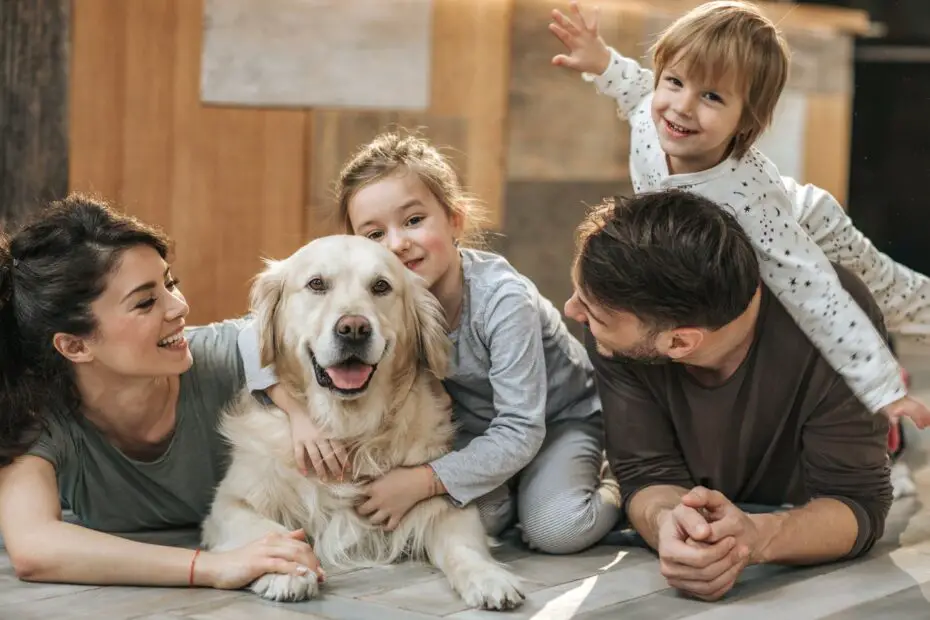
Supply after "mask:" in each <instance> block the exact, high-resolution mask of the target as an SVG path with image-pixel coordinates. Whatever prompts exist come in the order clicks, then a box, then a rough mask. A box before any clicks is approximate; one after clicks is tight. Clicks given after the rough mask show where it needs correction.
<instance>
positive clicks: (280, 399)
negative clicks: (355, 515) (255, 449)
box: [267, 383, 349, 482]
mask: <svg viewBox="0 0 930 620" xmlns="http://www.w3.org/2000/svg"><path fill="white" fill-rule="evenodd" d="M267 393H268V397H269V398H270V399H271V401H272V402H273V403H274V404H275V405H277V407H278V408H279V409H280V410H281V411H283V412H284V413H286V414H287V419H288V422H289V423H290V425H291V442H292V444H293V446H294V459H295V460H296V461H297V468H298V469H299V470H300V473H302V474H303V475H305V476H306V475H308V474H309V470H310V467H311V466H312V467H313V471H314V472H316V475H317V476H319V478H320V480H323V481H324V482H325V481H329V479H330V477H332V479H333V480H338V481H342V480H343V479H344V476H345V474H346V473H347V468H348V465H349V454H348V453H347V452H346V449H345V446H343V445H342V443H341V442H339V441H336V440H332V439H326V438H324V437H323V436H322V433H321V432H320V429H318V428H317V427H316V426H315V425H314V424H313V422H311V421H310V416H309V415H308V414H307V411H306V410H305V405H304V404H303V403H301V402H299V401H298V400H296V399H295V398H294V397H293V396H291V395H290V394H289V393H288V392H287V390H286V389H284V387H283V386H282V385H281V384H280V383H279V384H276V385H273V386H271V387H270V388H268V390H267Z"/></svg>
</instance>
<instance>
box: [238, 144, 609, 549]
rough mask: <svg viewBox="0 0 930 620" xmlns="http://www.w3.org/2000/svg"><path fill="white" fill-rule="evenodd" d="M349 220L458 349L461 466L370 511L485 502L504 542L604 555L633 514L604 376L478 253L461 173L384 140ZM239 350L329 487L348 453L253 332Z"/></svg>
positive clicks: (428, 153)
mask: <svg viewBox="0 0 930 620" xmlns="http://www.w3.org/2000/svg"><path fill="white" fill-rule="evenodd" d="M339 218H340V220H341V221H342V222H343V223H344V225H345V229H346V230H347V231H349V232H350V233H352V234H356V235H364V236H366V237H368V238H369V239H373V240H375V241H377V242H379V243H382V244H384V245H385V246H386V247H388V248H389V249H390V250H391V251H392V252H394V253H395V254H396V255H397V256H398V257H399V258H400V259H401V260H402V261H403V262H404V264H405V265H406V266H407V268H408V269H411V270H413V271H415V272H416V273H417V274H419V275H420V276H422V278H423V280H424V281H425V283H426V285H427V286H428V287H429V290H430V291H431V292H432V293H433V294H434V295H435V296H436V298H437V299H438V300H439V302H440V303H441V304H442V307H443V309H444V310H445V315H446V319H447V322H448V325H449V329H450V333H449V337H450V338H451V340H452V343H453V346H454V352H453V355H452V362H451V368H450V371H449V375H448V378H447V379H446V380H445V381H444V385H445V388H446V390H447V392H448V393H449V395H450V397H451V399H452V402H453V412H454V413H453V415H454V418H455V421H456V422H457V423H458V426H459V429H460V430H459V433H458V435H457V437H456V439H455V442H454V446H453V450H452V451H451V452H450V453H449V454H447V455H445V456H443V457H441V458H439V459H437V460H435V461H433V462H432V463H429V464H426V465H423V466H421V467H412V468H398V469H395V470H393V471H391V472H390V473H388V474H387V475H385V476H384V477H382V478H381V479H379V480H376V481H374V482H372V483H371V484H370V485H369V486H368V498H369V499H368V501H366V502H365V503H364V504H362V505H361V506H360V507H359V512H360V513H361V514H363V515H368V516H370V518H371V519H372V521H373V522H375V523H384V524H386V525H387V527H393V526H394V525H395V524H396V523H397V521H399V520H400V518H401V517H403V515H404V514H405V513H406V512H407V511H408V510H409V509H410V508H411V507H412V506H413V505H414V504H415V503H416V502H418V501H421V500H423V499H425V498H426V497H427V496H432V495H435V494H446V495H447V496H448V497H449V499H450V500H451V501H452V502H454V503H455V504H457V505H460V506H464V505H467V504H471V503H472V502H475V503H476V504H477V506H478V509H479V512H480V514H481V517H482V521H483V523H484V525H485V528H486V529H487V531H488V533H489V534H491V535H498V534H500V533H501V532H502V531H503V530H504V529H505V528H507V527H508V526H509V525H511V524H513V523H514V521H516V520H518V521H519V523H520V525H521V527H522V530H523V536H524V539H525V540H526V541H527V543H528V544H529V545H530V546H532V547H534V548H537V549H539V550H541V551H545V552H549V553H574V552H577V551H580V550H582V549H584V548H586V547H589V546H590V545H593V544H594V543H596V542H598V541H599V540H600V539H601V538H602V537H603V536H604V535H605V534H606V533H607V532H608V531H609V530H610V529H611V528H612V527H613V526H614V524H615V523H616V522H617V520H618V518H619V504H620V501H619V493H618V489H617V485H616V482H615V481H613V480H610V479H607V480H602V478H601V466H602V462H603V456H602V432H603V431H602V421H601V413H600V402H599V399H598V397H597V394H596V392H595V389H594V383H593V376H592V375H593V369H592V367H591V364H590V362H589V360H588V358H587V354H586V352H585V350H584V347H583V346H582V345H581V343H579V342H578V341H577V340H576V339H575V338H574V337H573V336H572V335H571V334H570V333H569V332H568V329H567V328H566V326H565V324H564V323H563V322H562V318H561V315H560V313H559V312H558V310H556V309H555V307H554V306H553V305H552V304H551V303H550V302H549V301H548V300H547V299H545V298H544V297H542V296H541V295H540V294H539V292H538V291H537V289H536V287H535V286H534V285H533V284H532V282H530V281H529V280H528V279H527V278H525V277H524V276H522V275H520V274H519V273H518V272H517V271H516V270H515V269H514V268H513V267H512V266H511V265H510V264H509V263H508V262H507V261H506V260H505V259H503V258H502V257H500V256H497V255H495V254H491V253H488V252H483V251H479V250H475V249H468V248H466V247H465V244H466V242H467V241H468V240H469V233H470V232H473V231H474V229H475V225H476V222H477V221H478V213H477V205H476V204H475V202H474V201H472V200H470V199H469V198H467V197H466V196H465V194H464V193H463V191H462V188H461V186H460V185H459V182H458V179H457V177H456V174H455V172H454V171H453V169H452V167H451V166H450V165H449V162H448V161H446V159H445V158H444V157H443V156H442V155H440V153H439V152H438V151H437V150H436V149H435V148H434V147H432V146H431V145H429V144H428V143H427V142H425V141H424V140H422V139H418V138H416V137H409V136H406V137H402V136H400V135H398V134H395V133H387V134H384V135H381V136H379V137H377V138H376V139H375V140H374V141H372V142H371V143H370V144H368V145H366V146H365V147H363V148H362V149H361V150H360V151H359V152H358V153H357V154H356V155H355V156H354V157H353V158H352V159H351V160H350V161H349V162H348V163H347V164H346V166H345V168H344V169H343V170H342V173H341V175H340V178H339ZM240 346H241V347H242V349H243V355H244V357H245V362H246V372H247V376H249V375H250V376H251V378H250V379H249V386H250V388H252V389H266V388H269V387H271V389H270V390H269V396H271V398H272V400H274V401H275V402H276V403H278V404H279V405H281V406H282V408H283V409H285V410H286V411H288V413H289V416H290V418H291V423H292V432H293V438H294V445H295V450H296V451H297V455H298V462H303V461H304V460H305V458H306V454H308V453H309V455H310V460H311V462H313V464H314V466H315V467H316V468H318V470H319V473H320V474H321V475H324V476H325V475H326V471H325V469H328V470H329V472H330V474H332V475H339V474H340V473H341V469H342V467H343V466H344V465H345V462H346V459H345V450H344V449H343V447H342V446H340V445H338V444H336V443H335V442H329V441H326V440H325V439H324V438H321V436H320V433H319V429H316V428H313V427H311V426H310V423H309V421H308V419H307V416H306V415H305V414H303V413H302V411H301V408H300V407H301V406H300V405H299V404H297V403H295V402H293V401H290V399H289V397H288V396H287V395H286V394H284V393H283V390H281V391H280V392H278V391H276V390H275V389H274V387H272V386H273V384H274V383H275V382H276V381H275V379H274V377H273V374H271V372H270V369H265V371H264V372H259V370H260V369H259V368H258V362H257V357H258V356H257V349H258V343H257V334H256V333H255V331H254V330H252V329H249V330H245V331H244V332H243V336H242V337H241V338H240ZM247 351H251V352H252V353H251V355H246V352H247ZM250 358H251V360H250ZM324 463H325V465H324ZM324 468H325V469H324Z"/></svg>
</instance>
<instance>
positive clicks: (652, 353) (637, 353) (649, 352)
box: [610, 337, 671, 366]
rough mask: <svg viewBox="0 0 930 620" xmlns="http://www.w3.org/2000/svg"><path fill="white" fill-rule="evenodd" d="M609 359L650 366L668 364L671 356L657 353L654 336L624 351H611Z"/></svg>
mask: <svg viewBox="0 0 930 620" xmlns="http://www.w3.org/2000/svg"><path fill="white" fill-rule="evenodd" d="M610 359H611V360H613V361H615V362H622V363H624V364H646V365H650V366H654V365H658V364H668V363H669V362H670V361H671V358H670V357H669V356H667V355H663V354H661V353H659V350H658V349H657V348H656V345H655V337H652V338H648V339H646V340H645V341H644V342H640V343H639V344H636V345H633V346H632V347H629V348H628V349H626V350H624V351H611V352H610Z"/></svg>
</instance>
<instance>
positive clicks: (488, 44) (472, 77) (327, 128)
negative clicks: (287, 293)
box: [307, 0, 514, 236]
mask: <svg viewBox="0 0 930 620" xmlns="http://www.w3.org/2000/svg"><path fill="white" fill-rule="evenodd" d="M513 1H514V0H482V1H481V2H472V1H471V0H433V16H432V53H431V58H430V105H429V109H428V110H427V111H425V112H410V111H400V110H388V109H385V110H349V109H342V110H338V111H337V110H314V111H312V112H310V113H309V116H310V117H311V118H312V119H313V120H312V127H313V129H312V132H311V135H310V138H309V140H308V161H309V169H310V171H309V175H308V178H307V195H308V198H309V200H308V206H307V217H308V219H307V227H308V229H307V232H308V234H309V235H311V236H316V235H319V234H325V233H327V232H333V231H334V230H336V228H335V227H334V224H333V222H332V221H331V218H330V215H331V214H332V210H333V193H332V188H333V184H334V181H335V180H336V176H337V175H338V172H339V169H340V168H341V166H342V164H343V163H344V162H345V160H346V158H347V157H348V156H349V155H350V154H351V153H352V152H354V151H355V150H356V149H357V148H358V147H360V146H361V145H362V144H364V143H365V142H367V141H368V140H370V139H371V138H373V137H374V136H376V135H377V134H379V133H381V132H384V131H388V130H401V131H402V130H411V131H418V132H419V133H421V134H422V135H423V136H424V137H426V138H427V139H429V140H430V141H431V142H433V143H434V144H435V145H436V146H439V147H442V149H443V151H444V152H446V153H447V154H449V155H450V157H451V158H452V161H453V165H454V166H455V168H456V171H457V172H458V174H459V176H460V178H461V181H462V182H463V184H464V185H465V188H466V190H467V191H469V192H471V193H472V194H473V195H474V196H475V197H477V198H478V199H479V200H481V201H482V202H483V203H484V205H485V207H486V209H487V221H486V225H487V227H488V228H490V229H493V230H498V229H500V227H501V225H502V221H503V200H504V185H505V183H506V161H505V160H506V123H507V99H508V97H507V90H508V79H509V75H510V73H509V63H507V62H506V59H507V58H508V57H509V55H510V39H511V17H512V9H513Z"/></svg>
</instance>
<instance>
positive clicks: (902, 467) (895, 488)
mask: <svg viewBox="0 0 930 620" xmlns="http://www.w3.org/2000/svg"><path fill="white" fill-rule="evenodd" d="M891 487H892V495H891V496H892V498H893V499H900V498H902V497H907V496H909V495H917V485H916V484H915V483H914V477H913V475H912V474H911V468H910V467H908V466H907V465H906V464H905V463H902V462H900V461H899V462H897V463H895V464H894V465H892V466H891Z"/></svg>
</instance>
